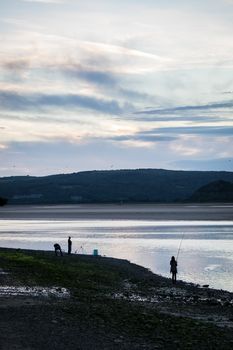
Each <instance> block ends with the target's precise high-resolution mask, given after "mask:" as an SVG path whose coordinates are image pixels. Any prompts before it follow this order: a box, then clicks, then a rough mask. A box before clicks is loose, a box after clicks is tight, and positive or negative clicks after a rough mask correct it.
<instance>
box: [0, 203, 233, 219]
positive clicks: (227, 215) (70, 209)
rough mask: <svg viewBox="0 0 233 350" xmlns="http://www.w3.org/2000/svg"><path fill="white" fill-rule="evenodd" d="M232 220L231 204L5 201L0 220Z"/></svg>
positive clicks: (232, 206) (232, 209) (0, 211)
mask: <svg viewBox="0 0 233 350" xmlns="http://www.w3.org/2000/svg"><path fill="white" fill-rule="evenodd" d="M3 219H8V220H11V219H12V220H14V219H15V220H16V219H18V220H20V219H28V220H30V219H31V220H45V219H52V220H85V219H90V220H98V219H103V220H108V219H109V220H110V219H111V220H232V219H233V204H229V203H228V204H224V203H223V204H200V205H199V204H123V205H119V204H118V205H117V204H80V205H19V206H14V205H8V206H5V207H3V208H1V210H0V220H3Z"/></svg>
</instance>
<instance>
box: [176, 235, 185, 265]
mask: <svg viewBox="0 0 233 350" xmlns="http://www.w3.org/2000/svg"><path fill="white" fill-rule="evenodd" d="M183 239H184V232H183V235H182V237H181V240H180V245H179V249H178V252H177V256H176V261H178V257H179V254H180V248H181V244H182V242H183Z"/></svg>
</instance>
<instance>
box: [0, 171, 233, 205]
mask: <svg viewBox="0 0 233 350" xmlns="http://www.w3.org/2000/svg"><path fill="white" fill-rule="evenodd" d="M219 180H223V181H228V182H233V172H216V171H172V170H163V169H138V170H111V171H87V172H79V173H73V174H60V175H51V176H45V177H33V176H21V177H20V176H16V177H15V176H14V177H2V178H0V196H2V197H5V198H8V201H9V204H65V203H136V202H140V203H143V202H144V203H152V202H155V203H174V202H182V201H185V200H187V198H190V197H191V196H192V194H193V193H194V192H195V191H197V190H198V189H199V188H200V187H201V186H204V185H207V184H208V183H210V182H213V181H219Z"/></svg>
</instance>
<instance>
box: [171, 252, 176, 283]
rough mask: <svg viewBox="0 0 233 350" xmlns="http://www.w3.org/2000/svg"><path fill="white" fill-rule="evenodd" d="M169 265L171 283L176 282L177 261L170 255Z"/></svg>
mask: <svg viewBox="0 0 233 350" xmlns="http://www.w3.org/2000/svg"><path fill="white" fill-rule="evenodd" d="M170 266H171V267H170V273H171V274H172V283H176V274H177V262H176V259H175V257H174V256H172V257H171V261H170Z"/></svg>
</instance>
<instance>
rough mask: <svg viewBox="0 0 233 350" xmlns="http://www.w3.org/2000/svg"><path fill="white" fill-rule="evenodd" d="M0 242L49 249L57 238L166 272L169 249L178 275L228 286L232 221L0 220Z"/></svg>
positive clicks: (231, 284)
mask: <svg viewBox="0 0 233 350" xmlns="http://www.w3.org/2000/svg"><path fill="white" fill-rule="evenodd" d="M0 223H1V225H0V245H1V246H2V247H12V248H28V249H45V250H52V249H53V244H54V243H55V242H58V243H60V244H61V246H62V249H63V250H67V237H68V236H69V235H70V236H71V237H72V240H73V252H76V253H79V254H92V252H93V249H98V251H99V253H100V254H101V255H105V256H112V257H117V258H123V259H128V260H130V261H131V262H134V263H137V264H140V265H143V266H145V267H147V268H150V269H151V270H152V271H154V272H155V273H158V274H161V275H164V276H169V261H170V257H171V256H172V255H174V256H177V252H178V248H179V246H180V244H181V250H180V254H179V258H178V273H179V278H180V279H183V280H186V281H190V282H194V283H199V284H209V285H210V286H212V287H215V288H222V289H228V290H230V291H233V221H182V220H177V221H175V220H172V221H153V220H150V221H148V220H140V221H137V220H76V221H75V220H71V221H69V220H55V221H54V220H39V221H37V220H1V221H0Z"/></svg>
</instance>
